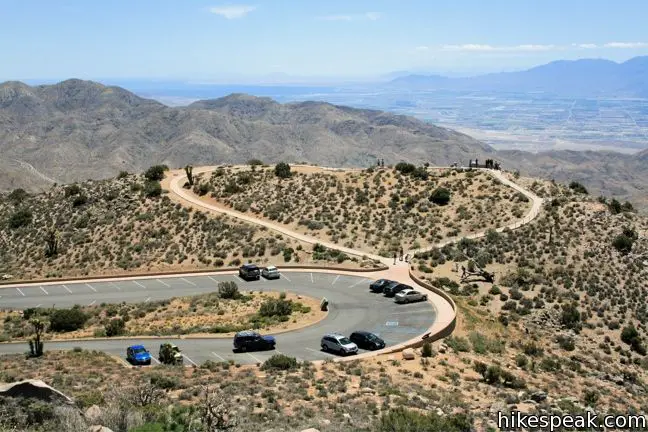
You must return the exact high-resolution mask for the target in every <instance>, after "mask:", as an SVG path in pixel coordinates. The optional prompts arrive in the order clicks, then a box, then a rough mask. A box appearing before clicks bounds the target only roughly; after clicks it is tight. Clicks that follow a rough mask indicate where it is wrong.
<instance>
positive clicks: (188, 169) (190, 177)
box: [184, 165, 194, 186]
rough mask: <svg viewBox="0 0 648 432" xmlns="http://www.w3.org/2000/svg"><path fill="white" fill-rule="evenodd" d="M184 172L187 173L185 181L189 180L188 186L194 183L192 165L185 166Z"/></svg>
mask: <svg viewBox="0 0 648 432" xmlns="http://www.w3.org/2000/svg"><path fill="white" fill-rule="evenodd" d="M184 170H185V173H187V181H188V182H189V186H193V185H194V176H193V166H191V165H187V166H186V167H185V168H184Z"/></svg>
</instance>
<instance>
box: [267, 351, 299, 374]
mask: <svg viewBox="0 0 648 432" xmlns="http://www.w3.org/2000/svg"><path fill="white" fill-rule="evenodd" d="M296 368H297V359H296V358H295V357H290V356H287V355H284V354H275V355H273V356H272V357H270V358H269V359H268V360H266V361H265V362H263V365H262V366H261V370H271V369H275V370H291V369H296Z"/></svg>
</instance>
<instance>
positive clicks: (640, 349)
mask: <svg viewBox="0 0 648 432" xmlns="http://www.w3.org/2000/svg"><path fill="white" fill-rule="evenodd" d="M621 341H622V342H624V343H626V344H628V345H630V349H632V350H633V351H635V352H636V353H638V354H640V355H646V347H645V346H644V345H643V344H642V342H641V337H640V336H639V332H638V331H637V329H636V328H635V326H634V325H632V324H630V325H628V326H626V327H624V328H623V330H621Z"/></svg>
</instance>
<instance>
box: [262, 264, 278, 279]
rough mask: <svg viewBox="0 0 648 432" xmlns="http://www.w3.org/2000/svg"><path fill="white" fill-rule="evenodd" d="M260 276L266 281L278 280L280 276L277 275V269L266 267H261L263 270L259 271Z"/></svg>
mask: <svg viewBox="0 0 648 432" xmlns="http://www.w3.org/2000/svg"><path fill="white" fill-rule="evenodd" d="M261 276H263V277H264V278H266V279H279V278H280V277H281V274H280V273H279V269H278V268H277V267H275V266H268V267H263V270H261Z"/></svg>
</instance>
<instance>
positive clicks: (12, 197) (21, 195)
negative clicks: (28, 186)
mask: <svg viewBox="0 0 648 432" xmlns="http://www.w3.org/2000/svg"><path fill="white" fill-rule="evenodd" d="M28 196H29V194H28V193H27V191H25V189H21V188H18V189H14V190H13V191H11V193H9V195H7V198H8V199H9V201H11V202H13V203H14V204H20V203H21V202H23V201H24V200H25V199H26V198H27V197H28Z"/></svg>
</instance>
